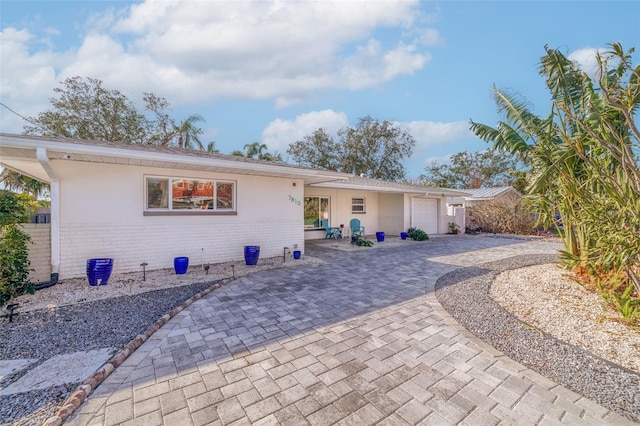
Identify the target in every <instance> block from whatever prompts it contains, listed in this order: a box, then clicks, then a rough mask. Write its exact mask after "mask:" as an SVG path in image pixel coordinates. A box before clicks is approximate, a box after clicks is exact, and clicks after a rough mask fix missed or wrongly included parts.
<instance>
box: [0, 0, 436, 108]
mask: <svg viewBox="0 0 640 426" xmlns="http://www.w3.org/2000/svg"><path fill="white" fill-rule="evenodd" d="M419 7H420V4H419V2H418V1H417V0H413V1H406V0H386V1H377V2H366V1H350V2H329V1H327V2H298V1H295V2H287V1H274V2H265V1H228V2H218V1H216V2H202V1H176V0H167V1H162V2H157V1H150V0H148V1H144V2H142V3H136V4H133V5H130V6H126V7H122V8H119V9H116V8H109V9H106V10H104V11H103V12H102V13H98V14H92V15H91V16H90V17H88V18H87V20H86V22H85V23H84V25H83V26H82V33H83V34H82V41H81V42H80V44H79V45H77V46H73V47H72V48H71V49H69V50H68V51H65V52H61V51H54V50H52V48H51V47H50V46H52V45H50V46H49V47H46V46H38V48H35V47H36V46H34V41H33V37H32V36H31V35H28V34H24V33H21V30H20V29H12V28H8V29H5V30H4V31H3V37H2V40H1V43H2V45H1V47H2V52H3V62H5V63H13V62H14V61H16V60H18V61H22V62H23V67H21V68H15V67H11V68H9V67H3V69H2V78H3V80H4V81H6V80H10V81H12V82H13V81H15V80H19V79H22V78H23V77H24V76H25V75H29V76H41V78H42V79H41V80H40V81H37V82H36V84H35V86H30V87H37V88H40V87H46V88H47V89H48V93H47V95H46V96H47V97H48V96H50V95H51V91H52V89H53V88H54V87H55V86H56V85H57V84H56V82H54V81H53V80H57V82H59V81H61V80H63V79H64V78H66V77H69V76H73V75H82V76H85V77H93V78H99V79H101V80H103V81H104V82H105V83H106V84H107V85H108V86H111V87H114V88H117V89H118V90H121V91H122V92H124V93H127V94H128V93H136V94H139V93H140V92H141V91H150V92H154V93H157V94H159V95H161V96H164V97H166V98H167V99H170V100H171V102H172V103H173V104H175V105H181V104H187V103H195V102H201V101H210V100H215V99H229V98H234V99H272V100H273V101H274V105H275V106H276V107H285V106H289V105H292V104H294V103H297V102H300V101H303V100H306V99H309V98H310V97H312V96H313V93H314V91H319V90H327V89H342V90H361V89H365V88H368V87H375V86H378V85H380V84H382V83H385V82H388V81H390V80H392V79H394V78H396V77H398V76H402V75H410V74H412V73H415V72H416V71H417V70H420V69H422V68H423V67H424V66H425V64H426V63H427V62H428V61H429V60H430V59H431V57H430V55H429V53H428V52H427V51H426V50H425V48H426V46H427V45H429V44H432V43H433V42H434V40H437V38H438V36H437V32H436V31H435V30H433V29H425V28H418V24H417V23H416V22H418V23H419V24H422V22H419V21H420V19H419V18H420V16H421V11H420V10H419ZM379 30H384V32H385V39H384V43H383V42H381V40H379V39H378V38H377V31H379ZM47 33H48V34H49V36H52V35H51V34H55V31H54V32H53V33H52V32H51V29H47ZM389 34H395V35H394V36H393V37H395V39H394V38H393V37H391V38H389ZM416 34H422V35H420V36H416ZM53 36H55V35H53ZM410 37H411V39H410ZM42 47H45V48H44V49H43V48H42ZM27 65H28V66H27ZM33 78H35V77H33ZM3 86H5V85H4V84H3ZM5 87H6V86H5ZM12 87H13V88H14V89H15V90H16V91H18V92H21V93H22V94H23V95H24V92H22V90H20V89H21V86H20V85H17V86H12ZM3 99H7V100H11V101H14V100H15V101H18V99H17V98H15V97H13V96H9V97H8V98H5V97H3ZM29 100H30V99H29V97H25V96H22V98H21V100H20V102H29ZM33 101H34V100H32V102H33Z"/></svg>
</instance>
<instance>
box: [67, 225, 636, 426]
mask: <svg viewBox="0 0 640 426" xmlns="http://www.w3.org/2000/svg"><path fill="white" fill-rule="evenodd" d="M557 248H558V246H557V245H555V244H551V243H546V242H540V241H536V242H523V241H521V240H514V239H500V238H484V237H468V236H460V237H455V238H446V237H443V238H436V239H433V240H432V241H430V242H428V243H420V244H418V243H413V242H408V243H407V245H406V246H402V247H393V248H384V247H381V248H378V249H368V250H366V249H363V250H361V251H357V252H344V251H339V250H329V249H326V248H324V249H323V248H321V247H319V246H318V247H315V248H313V247H309V248H308V251H307V255H314V256H317V257H319V258H321V259H323V260H325V263H322V264H319V265H307V266H300V267H296V268H286V269H279V270H272V271H265V272H260V273H256V274H253V275H250V276H247V277H244V278H242V279H239V280H237V281H235V282H233V283H230V284H228V285H226V286H224V287H222V288H221V289H219V290H216V291H214V292H212V293H210V294H209V295H207V296H206V297H204V298H202V299H200V300H198V301H197V302H195V303H194V304H192V305H191V306H189V307H188V308H187V309H185V310H184V311H182V312H181V313H180V314H178V315H177V316H176V317H174V318H173V319H172V320H171V321H169V322H168V323H167V324H166V325H165V326H164V327H162V328H161V329H160V330H159V331H157V332H156V333H155V334H154V335H153V336H152V337H151V338H150V339H149V340H148V341H147V342H145V343H144V344H143V345H142V346H141V347H140V348H139V349H138V350H137V351H136V352H135V353H134V354H133V355H132V356H131V357H129V359H127V361H125V362H124V363H123V364H122V365H121V366H120V367H119V368H118V369H117V370H116V371H115V372H114V373H113V374H112V375H111V376H110V377H109V378H108V379H107V380H106V381H105V382H104V383H103V384H102V385H100V386H99V387H98V388H97V389H96V391H95V392H94V393H93V394H92V395H91V396H90V397H89V398H88V400H87V401H86V402H85V403H84V404H83V405H82V406H81V407H80V409H79V410H78V411H77V412H76V414H74V415H73V416H72V417H71V419H70V420H69V423H70V424H74V425H77V424H106V425H111V424H119V423H124V424H145V425H155V424H157V425H161V424H165V425H188V424H194V425H202V424H214V425H215V424H224V425H228V424H233V425H242V424H259V425H266V424H283V425H304V424H312V425H329V424H345V425H347V424H354V425H365V424H393V425H400V424H437V425H446V424H460V423H462V424H470V425H487V424H498V423H500V422H502V423H505V424H523V425H526V424H532V425H533V424H554V423H564V424H594V425H596V424H597V425H600V424H618V425H619V424H630V422H629V421H628V420H626V419H624V418H623V417H621V416H618V415H617V414H615V413H611V412H609V411H607V410H606V409H605V408H603V407H601V406H599V405H597V404H596V403H594V402H592V401H589V400H587V399H584V398H582V397H580V396H579V395H577V394H575V393H573V392H571V391H569V390H567V389H565V388H563V387H561V386H558V385H556V384H555V383H553V382H551V381H550V380H547V379H545V378H544V377H542V376H540V375H538V374H536V373H534V372H532V371H531V370H528V369H526V368H525V367H523V366H522V365H520V364H518V363H516V362H514V361H512V360H510V359H509V358H507V357H505V356H504V355H502V354H501V353H499V352H498V351H496V350H494V349H493V348H491V347H490V346H488V345H486V344H484V343H483V342H481V341H479V340H478V339H477V338H475V337H474V336H473V335H471V334H470V333H468V332H467V331H466V330H464V329H463V328H462V327H460V326H459V325H458V324H457V323H456V322H455V320H453V319H452V318H451V317H450V316H449V315H448V314H447V313H446V312H445V311H444V310H443V309H442V307H441V306H440V305H439V303H438V301H437V300H436V298H435V295H434V292H433V289H434V284H435V282H436V280H437V278H438V277H440V276H442V275H443V274H444V273H447V272H450V271H452V270H454V269H456V268H459V267H461V266H467V265H471V264H475V263H483V262H488V261H493V260H497V259H500V258H505V257H510V256H514V255H520V254H527V253H551V252H553V250H554V249H557Z"/></svg>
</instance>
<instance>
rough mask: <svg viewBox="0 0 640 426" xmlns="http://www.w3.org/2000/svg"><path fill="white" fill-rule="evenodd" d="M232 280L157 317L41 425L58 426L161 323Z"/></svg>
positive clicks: (161, 324) (212, 287)
mask: <svg viewBox="0 0 640 426" xmlns="http://www.w3.org/2000/svg"><path fill="white" fill-rule="evenodd" d="M231 281H233V279H229V278H228V279H226V280H222V281H219V282H217V283H215V284H213V285H212V286H210V287H209V288H207V289H205V290H202V291H201V292H199V293H196V294H194V295H193V296H191V297H190V298H188V299H187V300H185V301H184V302H183V303H182V304H181V305H179V306H176V307H175V308H173V309H171V311H169V313H168V314H165V315H163V316H161V317H160V318H158V320H156V321H155V322H154V323H153V324H151V325H150V326H149V327H148V328H147V329H146V330H145V331H144V333H142V334H138V335H137V336H136V337H135V338H134V339H133V340H132V341H130V342H129V343H128V344H127V345H125V346H124V347H122V348H121V349H120V350H118V352H116V353H115V355H114V356H113V357H112V358H111V359H110V360H108V361H107V362H105V363H104V364H103V365H102V366H101V367H100V368H98V369H97V370H96V371H95V372H94V373H93V374H91V375H90V376H89V377H88V378H87V379H85V380H84V381H83V382H82V384H80V385H79V386H78V387H77V388H76V390H75V391H74V392H73V393H72V394H71V395H70V396H69V398H67V399H66V401H65V402H64V403H62V407H60V408H59V409H58V411H57V412H56V414H55V415H53V416H51V417H49V418H48V419H47V420H45V421H44V423H43V424H42V426H59V425H61V424H62V423H64V421H65V420H67V419H68V418H69V416H71V415H72V414H73V413H74V412H75V411H76V410H77V409H78V407H80V405H81V404H82V403H83V402H84V401H85V400H86V399H87V397H89V395H91V393H92V392H93V391H94V390H95V389H96V388H97V387H98V385H100V384H101V383H102V382H103V381H104V380H105V379H106V378H107V377H109V375H110V374H111V373H113V371H114V370H115V369H116V368H118V367H119V366H120V365H121V364H122V363H123V362H124V361H125V360H126V359H127V358H129V356H130V355H131V354H132V353H134V352H135V351H136V349H138V348H139V347H140V346H141V345H142V344H143V343H144V342H145V341H147V340H148V339H149V337H151V336H152V335H153V334H154V333H155V332H156V331H158V330H159V329H160V328H161V327H162V326H163V325H165V324H166V323H167V322H169V320H170V319H171V318H173V317H175V316H176V315H178V314H179V313H180V312H182V311H183V310H184V309H186V308H187V307H189V306H190V305H191V304H192V303H194V302H195V301H197V300H199V299H201V298H203V297H204V296H206V295H207V294H209V293H211V292H212V291H214V290H217V289H219V288H220V287H222V286H223V285H225V284H227V283H229V282H231Z"/></svg>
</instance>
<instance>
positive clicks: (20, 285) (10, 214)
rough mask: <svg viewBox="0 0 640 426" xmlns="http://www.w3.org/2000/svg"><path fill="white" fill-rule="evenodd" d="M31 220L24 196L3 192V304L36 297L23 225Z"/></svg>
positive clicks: (0, 221)
mask: <svg viewBox="0 0 640 426" xmlns="http://www.w3.org/2000/svg"><path fill="white" fill-rule="evenodd" d="M28 217H29V208H28V203H27V202H26V200H25V198H24V197H22V196H21V195H16V194H13V193H11V192H7V191H0V304H2V305H3V304H5V303H6V302H7V301H9V300H11V299H12V298H13V297H16V296H20V295H22V294H25V293H33V291H34V289H33V285H32V284H31V283H29V281H28V280H27V278H28V276H29V272H30V270H31V269H30V268H29V266H30V265H31V262H30V261H29V249H28V247H27V243H29V241H31V238H30V237H29V235H28V234H27V233H26V232H24V231H22V230H21V229H20V223H22V222H24V221H25V220H26V219H27V218H28Z"/></svg>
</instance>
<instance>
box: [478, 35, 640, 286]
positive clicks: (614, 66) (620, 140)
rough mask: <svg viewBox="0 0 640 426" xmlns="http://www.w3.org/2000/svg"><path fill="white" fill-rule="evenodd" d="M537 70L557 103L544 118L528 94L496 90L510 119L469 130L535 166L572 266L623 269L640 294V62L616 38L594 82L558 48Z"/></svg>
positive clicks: (535, 185) (544, 204)
mask: <svg viewBox="0 0 640 426" xmlns="http://www.w3.org/2000/svg"><path fill="white" fill-rule="evenodd" d="M545 51H546V54H545V55H544V56H543V57H542V60H541V67H540V74H541V75H542V76H543V77H544V78H545V79H546V84H547V87H548V89H549V91H550V92H551V96H552V107H551V111H550V112H549V114H548V115H547V116H546V117H538V116H536V115H535V114H533V113H532V112H531V111H529V109H528V108H527V105H526V103H525V102H523V101H522V100H521V99H519V98H518V97H516V96H512V95H509V94H507V93H505V92H502V91H500V90H498V89H496V88H494V97H495V100H496V104H497V105H498V109H499V110H500V111H501V112H503V114H504V116H505V120H504V121H501V122H499V123H498V125H497V126H496V127H491V126H487V125H484V124H480V123H475V122H473V121H472V130H473V131H474V132H475V133H476V134H477V135H478V136H479V137H480V138H482V139H483V140H485V141H487V142H492V143H493V146H494V147H495V148H496V149H501V150H505V151H508V152H511V153H513V154H517V155H518V156H519V157H520V158H521V159H522V160H523V161H524V162H525V164H526V165H528V166H529V167H530V168H531V176H530V184H529V186H528V192H529V193H530V194H533V195H534V198H533V201H534V203H535V207H536V209H537V211H538V213H539V214H540V217H541V219H542V220H543V221H545V222H546V223H556V222H555V215H556V213H559V214H560V216H561V218H562V222H563V224H564V227H563V228H564V229H563V230H560V231H561V235H562V237H563V242H564V246H565V250H564V251H563V258H564V260H565V262H567V264H568V265H570V266H583V267H585V268H586V269H587V270H589V271H592V273H593V274H594V276H598V277H601V276H603V274H607V273H617V272H622V273H624V275H625V276H626V278H627V279H628V281H629V282H631V283H632V284H631V285H635V287H636V291H637V292H638V293H640V168H639V166H638V156H639V155H640V130H638V127H637V125H636V123H635V114H636V113H637V111H638V107H639V106H640V66H635V67H634V66H633V65H632V62H631V60H632V57H631V53H633V52H634V49H631V50H629V51H628V52H625V51H624V50H623V49H622V46H620V45H619V44H617V43H614V44H611V50H610V51H608V52H606V53H605V54H602V55H601V54H598V55H597V61H598V68H599V69H598V74H597V75H598V77H597V80H595V81H594V80H593V79H592V77H590V76H589V75H588V74H587V73H585V72H584V71H582V70H581V69H580V68H579V67H578V66H577V65H576V64H575V63H574V62H572V61H570V60H569V59H568V58H566V57H565V56H564V55H563V54H562V53H561V52H559V51H558V50H553V49H550V48H548V47H546V46H545Z"/></svg>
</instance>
